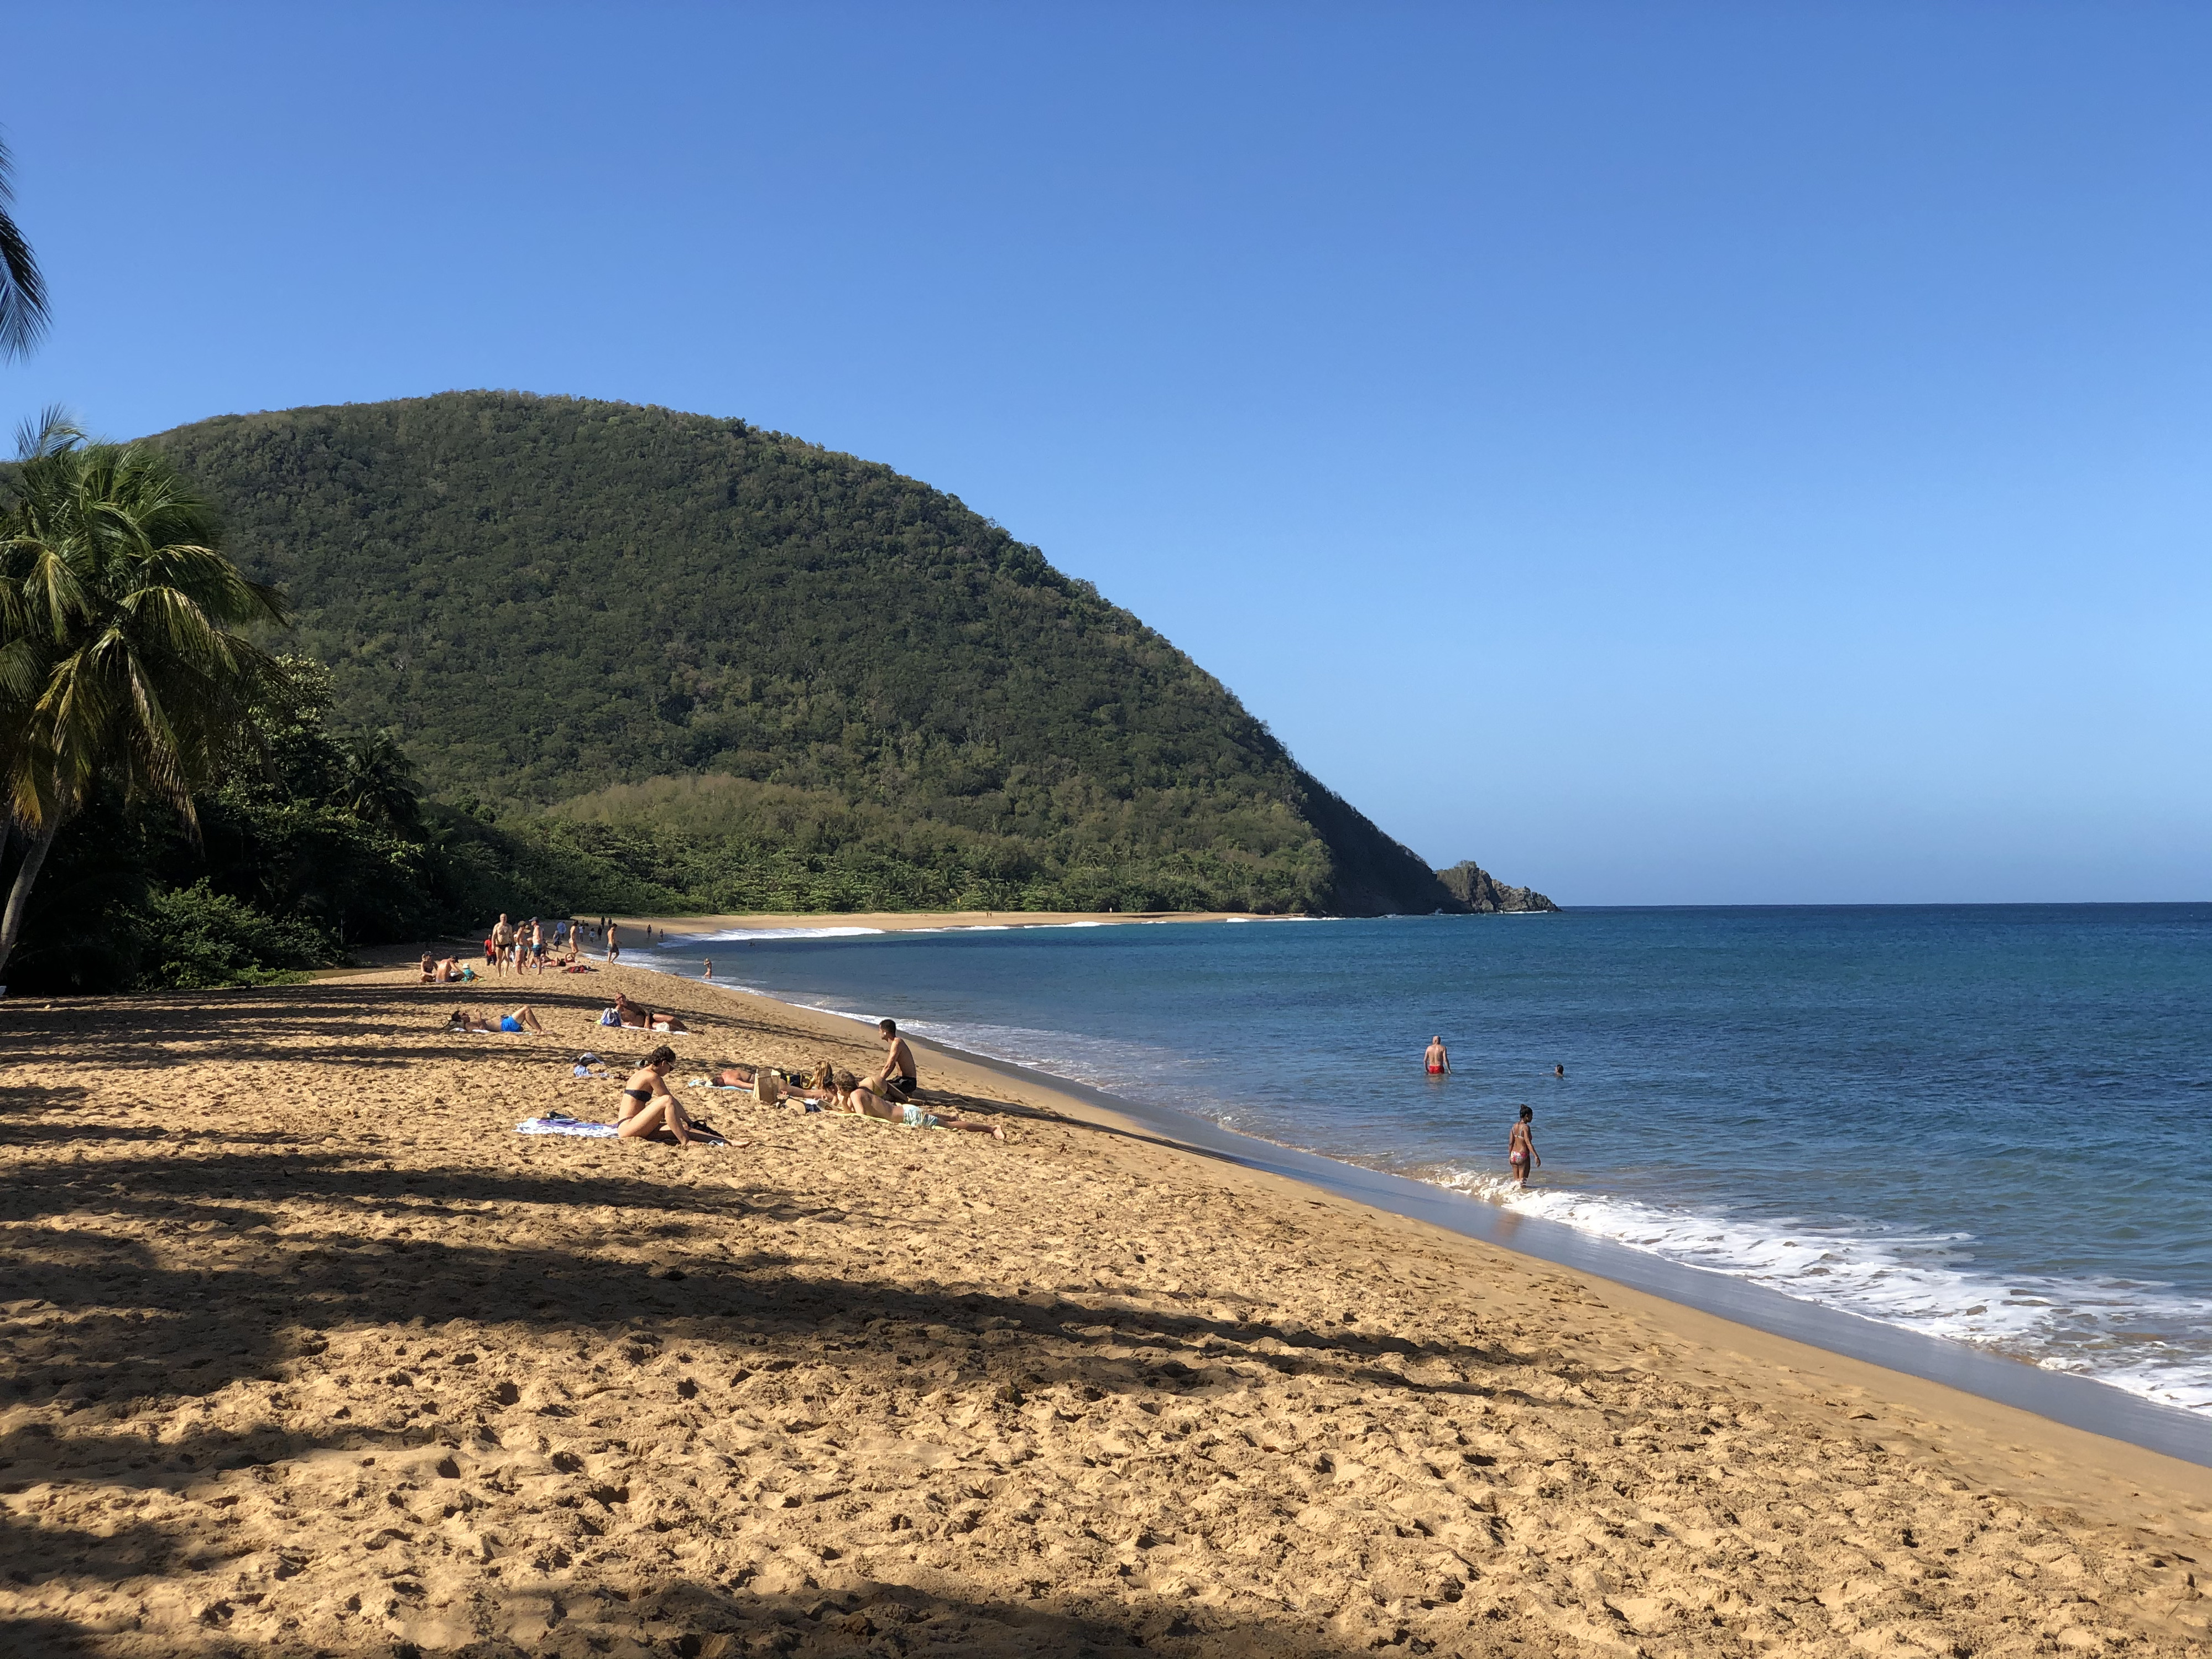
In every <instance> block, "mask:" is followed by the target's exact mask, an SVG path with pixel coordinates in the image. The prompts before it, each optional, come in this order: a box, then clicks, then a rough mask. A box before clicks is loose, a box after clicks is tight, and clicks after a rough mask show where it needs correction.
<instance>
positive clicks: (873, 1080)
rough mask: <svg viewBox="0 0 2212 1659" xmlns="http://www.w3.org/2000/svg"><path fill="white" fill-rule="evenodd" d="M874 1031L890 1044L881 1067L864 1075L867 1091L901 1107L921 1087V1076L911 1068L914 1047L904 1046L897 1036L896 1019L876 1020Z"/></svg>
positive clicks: (904, 1041) (905, 1044) (902, 1038)
mask: <svg viewBox="0 0 2212 1659" xmlns="http://www.w3.org/2000/svg"><path fill="white" fill-rule="evenodd" d="M876 1030H878V1033H880V1034H881V1039H882V1041H884V1042H887V1043H889V1044H890V1053H889V1054H885V1055H884V1063H883V1064H882V1066H878V1068H877V1069H876V1071H875V1073H873V1074H872V1076H870V1077H869V1078H868V1079H867V1085H868V1090H869V1091H870V1092H871V1093H872V1094H878V1095H881V1096H883V1097H884V1098H885V1099H887V1100H895V1101H896V1102H898V1103H900V1104H901V1105H904V1104H905V1103H907V1102H908V1101H909V1100H911V1099H913V1098H914V1097H915V1093H916V1092H917V1091H919V1090H920V1089H921V1078H920V1077H918V1076H917V1075H915V1069H914V1050H913V1049H911V1048H908V1047H907V1043H906V1039H905V1038H904V1037H902V1036H900V1035H899V1028H898V1022H897V1021H896V1020H895V1019H883V1020H878V1021H877V1022H876Z"/></svg>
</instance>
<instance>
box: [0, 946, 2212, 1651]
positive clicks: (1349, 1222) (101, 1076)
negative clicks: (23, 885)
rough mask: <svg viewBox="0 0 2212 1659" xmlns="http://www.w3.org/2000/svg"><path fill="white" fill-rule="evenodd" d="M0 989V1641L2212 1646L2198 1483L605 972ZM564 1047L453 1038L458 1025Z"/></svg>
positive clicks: (1424, 1647) (706, 993) (23, 1646)
mask: <svg viewBox="0 0 2212 1659" xmlns="http://www.w3.org/2000/svg"><path fill="white" fill-rule="evenodd" d="M411 978H412V975H411V973H385V974H375V975H366V976H362V977H356V978H349V979H343V980H333V981H325V982H323V983H320V984H316V985H311V986H302V987H284V988H277V989H271V990H267V991H257V992H231V993H210V994H173V995H163V996H150V997H139V998H131V999H125V1000H112V1001H106V1002H97V1003H94V1002H79V1003H37V1002H30V1003H23V1002H9V1003H6V1004H0V1245H4V1251H5V1254H4V1258H0V1260H4V1264H5V1273H4V1287H0V1302H4V1307H0V1315H4V1317H0V1336H4V1345H5V1346H4V1349H0V1650H4V1651H6V1652H8V1653H9V1654H11V1655H33V1654H41V1653H46V1652H57V1653H60V1652H85V1653H92V1654H99V1655H114V1656H125V1655H129V1656H140V1655H143V1656H155V1655H170V1654H210V1655H212V1654H240V1655H260V1654H295V1653H297V1654H310V1653H330V1654H356V1653H362V1654H392V1653H395V1652H397V1653H402V1654H404V1653H408V1652H410V1651H420V1652H430V1651H439V1650H447V1651H465V1652H467V1653H471V1654H484V1655H492V1654H501V1655H506V1654H520V1653H529V1654H541V1653H542V1654H559V1655H575V1656H584V1655H597V1654H617V1655H620V1654H641V1653H650V1654H656V1655H658V1654H677V1655H690V1656H696V1655H734V1654H753V1653H775V1654H803V1655H804V1654H825V1655H826V1654H854V1653H872V1654H881V1655H913V1654H928V1653H941V1654H987V1655H998V1654H1017V1653H1020V1654H1040V1655H1042V1654H1055V1655H1056V1654H1071V1655H1073V1654H1082V1653H1095V1654H1110V1653H1123V1652H1136V1651H1140V1650H1141V1651H1144V1652H1147V1653H1154V1654H1171V1655H1254V1656H1258V1655H1277V1654H1315V1655H1351V1654H1365V1653H1369V1652H1371V1651H1377V1650H1380V1651H1383V1652H1386V1653H1389V1652H1403V1653H1438V1654H1452V1653H1464V1654H1505V1653H1517V1654H1550V1653H1561V1654H1565V1653H1585V1652H1587V1653H1600V1654H1607V1655H1614V1654H1618V1655H1627V1654H1645V1655H1650V1656H1655V1659H1656V1656H1662V1655H1669V1654H1683V1655H1705V1654H1729V1655H1735V1654H1746V1653H1752V1652H1759V1653H1775V1654H1781V1653H1808V1654H1829V1653H1833V1654H1844V1653H1853V1652H1859V1653H1869V1654H1874V1655H1891V1654H1894V1655H1899V1656H1911V1655H1936V1656H1973V1655H1984V1654H1988V1655H1996V1654H2013V1653H2017V1654H2029V1653H2046V1652H2057V1651H2082V1652H2096V1651H2100V1650H2112V1651H2114V1652H2118V1653H2125V1654H2129V1655H2139V1654H2160V1655H2164V1654H2171V1655H2176V1656H2179V1655H2182V1654H2202V1653H2203V1652H2204V1651H2205V1636H2206V1628H2207V1620H2206V1613H2207V1610H2208V1607H2212V1604H2208V1602H2207V1601H2205V1600H2204V1599H2203V1595H2201V1593H2200V1590H2199V1586H2200V1584H2202V1583H2203V1582H2204V1581H2205V1580H2206V1578H2207V1577H2208V1574H2212V1472H2208V1471H2206V1470H2203V1469H2197V1468H2191V1466H2188V1465H2185V1464H2182V1463H2179V1462H2173V1461H2172V1460H2167V1459H2163V1458H2159V1457H2156V1456H2154V1455H2152V1454H2149V1453H2144V1452H2139V1451H2136V1450H2135V1449H2131V1448H2128V1447H2124V1446H2120V1445H2118V1444H2117V1443H2113V1442H2110V1441H2105V1440H2100V1439H2098V1438H2097V1437H2092V1436H2088V1435H2083V1434H2079V1433H2076V1432H2075V1431H2070V1430H2065V1429H2062V1428H2059V1427H2057V1426H2056V1425H2050V1424H2046V1423H2042V1422H2040V1421H2039V1420H2038V1419H2033V1418H2029V1417H2027V1416H2025V1415H2023V1414H2021V1413H2014V1412H2009V1411H2008V1410H2006V1409H2005V1408H2003V1407H1996V1406H1990V1405H1988V1404H1986V1403H1985V1402H1981V1401H1973V1400H1971V1399H1969V1398H1967V1397H1966V1396H1963V1395H1957V1394H1954V1393H1952V1392H1950V1391H1948V1390H1946V1389H1941V1388H1938V1387H1936V1386H1935V1385H1932V1384H1923V1383H1915V1382H1912V1381H1911V1380H1909V1379H1905V1378H1901V1377H1897V1376H1893V1375H1892V1374H1890V1373H1887V1372H1882V1371H1880V1370H1875V1368H1873V1367H1869V1366H1864V1365H1860V1364H1856V1363H1855V1362H1851V1361H1849V1360H1844V1359H1840V1358H1833V1357H1832V1356H1826V1355H1821V1354H1818V1353H1815V1352H1813V1351H1811V1350H1808V1349H1804V1348H1801V1347H1798V1346H1795V1345H1793V1344H1790V1343H1787V1342H1784V1341H1781V1340H1778V1339H1771V1338H1765V1337H1762V1336H1759V1335H1757V1334H1753V1333H1750V1332H1747V1331H1743V1330H1741V1328H1737V1327H1733V1326H1729V1325H1727V1324H1725V1323H1724V1322H1721V1321H1717V1320H1713V1319H1710V1318H1707V1317H1705V1316H1700V1315H1697V1314H1695V1313H1692V1312H1690V1311H1688V1310H1682V1309H1679V1308H1673V1307H1670V1306H1668V1304H1662V1303H1657V1302H1653V1301H1651V1300H1650V1299H1648V1298H1644V1297H1638V1296H1636V1295H1635V1294H1634V1293H1632V1292H1629V1291H1622V1290H1620V1289H1619V1288H1618V1287H1614V1286H1611V1285H1605V1284H1603V1283H1602V1282H1601V1281H1596V1280H1592V1279H1586V1278H1583V1277H1582V1276H1579V1275H1577V1274H1575V1273H1571V1272H1568V1271H1565V1270H1563V1269H1559V1268H1553V1267H1547V1266H1545V1265H1543V1264H1541V1263H1537V1262H1534V1261H1527V1260H1524V1259H1522V1258H1518V1257H1516V1256H1513V1255H1510V1254H1509V1253H1505V1252H1502V1251H1498V1250H1496V1249H1490V1248H1488V1247H1486V1246H1484V1245H1481V1244H1479V1243H1473V1242H1471V1241H1468V1240H1464V1239H1460V1238H1456V1237H1451V1236H1449V1235H1445V1234H1443V1233H1438V1232H1435V1231H1430V1230H1427V1229H1424V1228H1421V1227H1419V1226H1415V1225H1412V1224H1408V1223H1405V1222H1401V1221H1399V1220H1397V1219H1396V1218H1390V1217H1385V1216H1377V1215H1375V1214H1373V1213H1371V1212H1366V1211H1364V1210H1361V1209H1358V1208H1357V1207H1356V1206H1351V1205H1348V1204H1345V1203H1342V1202H1340V1201H1338V1200H1334V1199H1325V1198H1323V1197H1322V1196H1321V1195H1319V1194H1314V1193H1311V1192H1309V1191H1307V1190H1305V1189H1304V1188H1297V1187H1296V1186H1293V1185H1291V1184H1290V1183H1286V1182H1275V1181H1272V1180H1270V1179H1267V1178H1266V1177H1262V1176H1255V1175H1252V1174H1249V1172H1246V1171H1243V1170H1237V1169H1233V1168H1230V1167H1226V1166H1224V1165H1222V1164H1218V1163H1217V1162H1212V1161H1209V1160H1206V1159H1204V1158H1199V1157H1196V1156H1194V1155H1192V1154H1190V1153H1188V1152H1182V1151H1180V1150H1177V1149H1176V1148H1174V1147H1172V1146H1165V1145H1163V1144H1161V1143H1159V1142H1158V1141H1156V1140H1153V1139H1148V1138H1147V1137H1146V1136H1145V1135H1143V1134H1141V1133H1136V1132H1134V1131H1133V1130H1132V1129H1131V1128H1130V1127H1128V1126H1126V1125H1118V1124H1115V1123H1113V1122H1112V1121H1107V1120H1102V1119H1100V1118H1098V1117H1097V1115H1096V1114H1090V1115H1085V1114H1084V1113H1083V1112H1082V1111H1081V1110H1080V1109H1079V1108H1077V1107H1076V1106H1075V1105H1074V1104H1073V1103H1070V1102H1067V1101H1066V1100H1063V1099H1060V1097H1055V1096H1053V1095H1051V1094H1050V1093H1049V1092H1048V1091H1041V1090H1037V1089H1030V1088H1025V1087H1023V1086H1018V1085H1013V1084H1012V1083H1010V1082H1009V1081H1008V1080H1006V1079H1003V1078H1000V1077H997V1076H996V1075H994V1074H993V1073H987V1072H982V1071H980V1070H975V1069H972V1068H967V1067H963V1066H957V1065H952V1064H950V1063H946V1062H943V1061H939V1060H934V1059H933V1057H932V1056H929V1055H928V1054H927V1051H925V1054H924V1060H925V1082H926V1083H927V1084H930V1085H934V1086H935V1091H936V1097H937V1099H938V1100H939V1101H940V1102H943V1103H951V1104H954V1105H957V1107H958V1108H959V1109H963V1110H970V1111H975V1112H978V1113H984V1114H996V1115H997V1116H998V1121H1001V1122H1003V1123H1005V1124H1006V1126H1007V1127H1008V1129H1009V1133H1010V1135H1011V1137H1012V1139H1010V1140H1009V1141H1008V1142H1006V1143H1005V1144H1003V1145H1001V1144H999V1143H996V1142H993V1141H990V1140H988V1139H986V1138H984V1137H982V1136H975V1135H959V1134H954V1133H946V1132H921V1131H907V1130H897V1129H891V1128H889V1127H874V1126H870V1125H865V1124H861V1123H858V1122H855V1121H851V1120H843V1119H838V1118H835V1117H829V1116H824V1115H805V1114H803V1113H801V1112H799V1111H797V1110H795V1109H788V1108H786V1109H763V1108H760V1107H757V1106H754V1105H753V1104H751V1103H750V1100H749V1099H745V1098H743V1097H738V1096H737V1095H734V1094H718V1095H714V1096H711V1097H708V1096H707V1095H705V1094H704V1093H703V1092H701V1091H690V1092H687V1099H690V1100H694V1101H697V1100H705V1099H711V1100H712V1101H713V1103H714V1104H713V1105H712V1107H711V1108H709V1109H708V1110H707V1115H708V1116H709V1117H711V1118H712V1119H713V1120H714V1121H715V1122H716V1123H717V1124H718V1125H719V1126H720V1127H722V1128H724V1129H725V1130H726V1131H727V1132H728V1133H730V1135H731V1137H732V1141H733V1143H735V1144H733V1145H732V1146H731V1147H730V1148H729V1149H727V1150H724V1151H701V1150H694V1151H684V1152H680V1151H678V1150H677V1149H675V1148H672V1147H664V1146H652V1145H635V1144H616V1143H610V1142H601V1141H562V1140H548V1139H525V1138H523V1137H520V1136H518V1135H516V1134H515V1133H513V1126H514V1124H515V1122H516V1121H517V1120H518V1119H520V1118H522V1117H525V1116H528V1115H535V1114H538V1113H542V1112H544V1111H547V1110H550V1109H565V1110H567V1111H569V1112H572V1113H574V1114H576V1115H583V1116H593V1117H599V1116H605V1115H609V1113H608V1108H609V1106H610V1105H611V1094H612V1088H611V1085H605V1084H595V1083H586V1082H579V1081H577V1080H574V1079H572V1078H571V1077H570V1076H569V1074H568V1062H569V1060H570V1059H571V1058H572V1056H573V1055H574V1053H575V1052H576V1051H577V1050H579V1049H580V1048H597V1049H600V1050H601V1051H603V1052H605V1053H607V1054H610V1056H611V1057H618V1058H624V1059H627V1058H629V1057H632V1056H634V1055H635V1054H637V1053H639V1052H640V1051H641V1050H642V1048H644V1047H645V1046H647V1045H646V1044H644V1043H642V1042H640V1041H638V1039H637V1036H636V1034H634V1033H633V1034H629V1036H628V1037H627V1038H626V1039H618V1040H615V1041H612V1042H611V1041H610V1039H617V1038H618V1034H617V1033H614V1032H609V1031H604V1030H601V1029H600V1028H599V1027H598V1026H597V1025H596V1024H593V1020H594V1018H595V1016H596V1015H597V1013H598V1012H599V1008H600V1007H601V1006H602V1005H603V1002H604V1000H605V997H606V996H607V995H608V994H610V993H611V989H612V987H614V986H616V985H621V986H623V987H624V988H627V989H628V990H629V992H630V994H632V995H633V996H636V997H639V998H641V1000H647V1001H649V1002H652V1003H653V1004H655V1005H656V1006H671V1005H673V1006H676V1007H678V1008H679V1009H681V1010H682V1011H684V1013H685V1015H686V1017H687V1018H690V1019H691V1020H692V1022H693V1023H694V1024H696V1025H699V1026H700V1027H702V1035H700V1036H693V1037H688V1038H678V1039H676V1040H675V1042H676V1046H677V1048H678V1051H679V1052H680V1053H681V1054H683V1055H684V1058H685V1060H686V1062H687V1063H690V1062H703V1061H705V1060H712V1059H715V1058H718V1057H720V1056H722V1055H728V1056H731V1057H733V1058H736V1059H739V1060H757V1059H766V1060H775V1061H777V1062H779V1063H782V1064H786V1065H789V1066H799V1065H801V1064H811V1062H812V1061H813V1060H815V1059H817V1057H818V1056H820V1055H823V1054H834V1055H836V1057H838V1058H839V1059H840V1060H842V1061H844V1062H845V1063H848V1064H849V1063H851V1062H852V1061H854V1060H871V1061H872V1059H873V1054H874V1051H873V1050H872V1049H871V1048H868V1047H867V1046H866V1043H865V1042H864V1041H863V1040H862V1039H863V1037H864V1033H862V1032H860V1030H858V1029H857V1028H854V1027H852V1026H849V1025H846V1024H842V1023H841V1022H838V1021H836V1020H833V1019H829V1018H825V1017H819V1016H815V1015H812V1014H810V1013H807V1012H803V1011H799V1010H793V1009H788V1008H785V1007H782V1006H780V1005H777V1004H775V1003H770V1002H766V1001H763V1000H760V999H757V998H750V997H744V996H741V995H738V994H732V993H728V992H726V991H720V990H717V989H715V988H714V987H706V986H701V985H697V984H690V983H679V982H676V981H670V980H668V979H665V978H662V977H659V976H656V975H648V974H646V973H642V972H636V971H630V970H617V971H616V972H613V973H606V972H602V973H600V974H599V975H595V976H592V977H589V978H562V977H558V976H553V975H548V976H546V977H545V978H544V979H543V980H542V981H541V980H536V979H533V980H532V981H530V982H529V983H528V984H527V985H526V987H524V988H523V989H522V991H521V992H520V996H519V997H518V995H517V994H516V993H515V992H514V991H513V987H512V981H510V982H509V984H508V985H507V986H505V987H501V986H499V985H494V986H492V987H488V988H483V989H478V988H473V987H472V988H470V989H468V990H466V991H458V992H457V991H454V990H452V989H441V990H432V989H425V988H419V987H415V986H413V985H411V984H410V983H407V982H406V981H408V980H410V979H411ZM514 1000H527V1001H529V1002H532V1004H534V1005H536V1006H538V1008H539V1009H540V1011H541V1012H542V1013H543V1014H544V1018H546V1020H547V1022H548V1024H549V1025H550V1030H551V1035H550V1036H546V1037H544V1038H539V1037H535V1036H479V1037H461V1036H450V1035H447V1034H446V1033H445V1032H443V1031H442V1030H441V1029H440V1028H441V1024H442V1016H443V1013H444V1012H445V1011H446V1010H447V1009H448V1008H450V1007H452V1006H453V1005H454V1004H456V1003H457V1002H465V1003H467V1004H468V1005H470V1006H472V1007H474V1008H476V1009H477V1010H478V1011H480V1012H481V1011H486V1010H489V1011H492V1012H497V1011H499V1010H500V1008H501V1007H502V1006H506V1005H511V1003H512V1002H513V1001H514Z"/></svg>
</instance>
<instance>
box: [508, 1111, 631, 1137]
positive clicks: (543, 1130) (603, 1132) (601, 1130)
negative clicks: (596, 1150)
mask: <svg viewBox="0 0 2212 1659" xmlns="http://www.w3.org/2000/svg"><path fill="white" fill-rule="evenodd" d="M514 1133H517V1134H519V1135H580V1136H581V1137H583V1138H584V1139H586V1140H612V1139H614V1138H615V1126H614V1125H613V1124H611V1123H586V1122H585V1121H583V1120H582V1119H580V1118H574V1117H570V1116H568V1115H567V1114H566V1113H562V1112H555V1113H554V1114H553V1115H551V1116H550V1117H530V1118H525V1119H524V1120H523V1121H521V1122H520V1123H518V1124H516V1125H515V1126H514Z"/></svg>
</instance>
